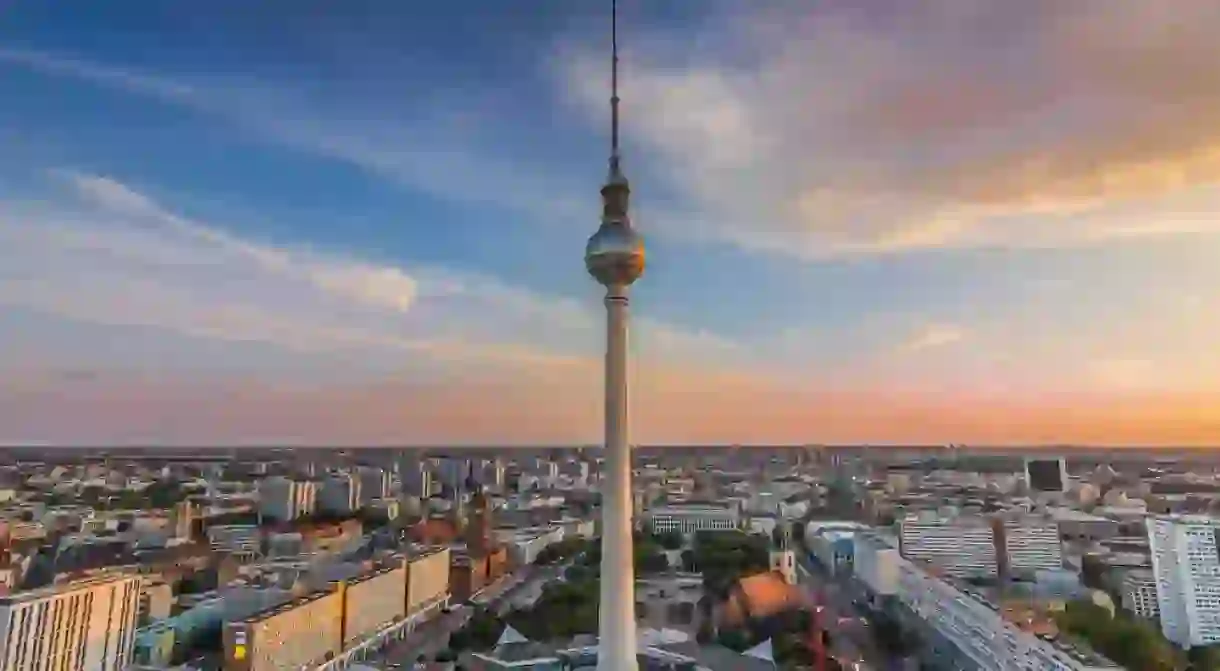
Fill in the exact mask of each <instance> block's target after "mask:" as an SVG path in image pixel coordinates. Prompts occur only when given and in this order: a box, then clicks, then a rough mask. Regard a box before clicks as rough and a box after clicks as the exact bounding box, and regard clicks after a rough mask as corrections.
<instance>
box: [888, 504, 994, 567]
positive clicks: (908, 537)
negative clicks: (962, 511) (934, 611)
mask: <svg viewBox="0 0 1220 671" xmlns="http://www.w3.org/2000/svg"><path fill="white" fill-rule="evenodd" d="M898 537H899V547H898V549H899V551H901V552H902V556H903V557H906V558H907V559H910V560H912V561H916V562H921V563H923V564H925V565H927V566H929V567H932V568H933V569H934V570H935V571H937V572H939V573H941V574H943V575H946V576H950V577H953V578H994V577H996V576H998V575H999V557H998V555H997V553H996V543H995V531H994V529H993V527H992V523H991V521H990V520H988V519H986V518H984V517H979V516H974V515H962V516H957V517H947V518H946V517H940V516H937V515H936V514H935V513H931V512H925V513H921V514H917V515H911V516H908V517H907V518H906V519H903V520H902V521H901V522H900V523H899V532H898Z"/></svg>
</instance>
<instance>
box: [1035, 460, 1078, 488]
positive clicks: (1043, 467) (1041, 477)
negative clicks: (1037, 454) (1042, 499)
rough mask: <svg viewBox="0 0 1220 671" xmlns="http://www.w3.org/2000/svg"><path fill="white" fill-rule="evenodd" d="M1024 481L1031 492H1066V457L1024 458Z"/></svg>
mask: <svg viewBox="0 0 1220 671" xmlns="http://www.w3.org/2000/svg"><path fill="white" fill-rule="evenodd" d="M1025 483H1026V485H1027V486H1028V487H1029V490H1030V491H1031V492H1066V491H1067V490H1068V472H1067V460H1066V459H1062V458H1060V459H1032V458H1030V459H1026V460H1025Z"/></svg>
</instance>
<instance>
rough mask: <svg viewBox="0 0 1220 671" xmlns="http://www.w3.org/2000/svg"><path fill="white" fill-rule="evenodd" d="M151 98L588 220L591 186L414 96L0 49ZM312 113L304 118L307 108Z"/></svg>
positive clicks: (450, 194) (3, 58)
mask: <svg viewBox="0 0 1220 671" xmlns="http://www.w3.org/2000/svg"><path fill="white" fill-rule="evenodd" d="M5 63H7V64H9V65H14V66H19V67H24V68H27V69H30V70H33V71H35V72H39V73H42V74H45V75H47V76H52V77H58V78H66V79H72V80H76V81H80V82H85V83H87V84H91V85H93V86H98V87H104V88H109V89H114V90H119V91H123V92H126V93H130V94H132V95H137V96H142V97H146V98H150V99H154V100H157V101H159V102H161V103H163V104H166V105H172V106H176V107H180V108H183V109H185V110H189V111H191V112H194V113H197V114H201V115H205V116H207V117H210V118H213V119H216V120H219V121H222V122H226V123H229V124H232V125H233V126H234V127H235V128H237V129H240V130H242V131H245V132H246V133H248V134H249V135H250V136H251V137H253V138H255V139H258V140H262V141H266V142H272V143H277V144H280V145H283V146H286V147H290V148H292V149H295V150H298V151H302V152H306V153H310V154H314V155H316V156H320V157H324V158H327V159H331V160H334V161H337V162H341V163H344V164H347V165H350V166H352V167H355V168H357V169H360V170H363V171H366V172H368V173H371V174H375V175H377V176H379V177H381V178H383V179H386V180H388V181H390V182H392V183H395V184H399V185H402V186H404V187H408V188H411V189H417V190H420V191H423V192H428V193H431V194H433V195H436V196H438V197H441V198H445V199H449V200H453V201H455V202H459V203H462V204H465V205H469V204H491V205H495V206H497V207H501V208H505V209H506V210H507V211H508V212H511V213H514V214H515V215H521V216H525V217H529V218H533V219H537V220H540V221H542V222H555V221H562V220H570V219H571V218H574V217H579V216H583V215H587V211H588V202H587V201H588V198H587V197H585V196H584V194H583V192H584V191H587V190H588V187H587V185H584V184H581V183H578V182H574V181H572V180H571V177H570V174H569V173H567V172H565V171H563V170H561V169H554V168H549V167H547V166H545V165H542V164H537V163H533V164H532V163H530V161H529V160H528V157H527V156H521V155H513V156H509V155H504V154H503V153H502V152H501V151H500V150H498V149H492V148H490V147H488V146H484V145H483V144H482V143H481V142H480V141H479V140H478V139H476V137H475V135H474V134H472V133H471V132H469V131H470V129H469V128H468V127H463V126H462V125H461V124H457V125H454V124H452V123H451V120H452V118H453V116H454V113H453V112H452V110H449V113H448V114H446V115H445V116H444V118H443V120H437V119H435V118H432V117H431V116H430V115H428V114H422V113H421V111H420V109H419V100H418V99H415V100H412V101H411V102H413V103H415V105H413V106H403V105H400V104H397V103H395V102H394V101H388V100H363V99H360V100H355V101H352V100H350V99H349V98H348V97H345V96H340V97H331V98H327V97H323V96H319V95H317V94H314V93H309V92H307V87H306V86H305V84H306V82H294V81H264V80H259V79H254V78H245V79H242V78H236V77H232V78H217V77H212V78H207V79H198V80H197V81H191V80H189V78H187V79H183V80H179V79H177V78H174V77H173V76H165V75H162V74H158V73H147V72H140V71H137V70H134V69H128V68H124V67H120V66H116V65H111V64H106V63H97V62H92V61H88V60H84V59H79V58H72V57H68V56H63V55H59V54H54V53H46V52H41V51H34V50H22V49H5V48H0V65H2V64H5ZM305 110H308V113H306V112H304V111H305Z"/></svg>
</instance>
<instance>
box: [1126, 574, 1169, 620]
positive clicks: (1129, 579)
mask: <svg viewBox="0 0 1220 671" xmlns="http://www.w3.org/2000/svg"><path fill="white" fill-rule="evenodd" d="M1121 591H1122V600H1123V608H1124V609H1126V610H1127V611H1128V612H1130V613H1133V614H1134V615H1136V616H1137V617H1142V618H1144V619H1146V620H1155V619H1157V618H1159V617H1160V616H1161V608H1160V605H1159V604H1158V602H1157V596H1156V576H1155V575H1154V574H1153V573H1152V571H1147V570H1144V569H1132V570H1130V571H1127V572H1125V573H1124V574H1123V579H1122V584H1121Z"/></svg>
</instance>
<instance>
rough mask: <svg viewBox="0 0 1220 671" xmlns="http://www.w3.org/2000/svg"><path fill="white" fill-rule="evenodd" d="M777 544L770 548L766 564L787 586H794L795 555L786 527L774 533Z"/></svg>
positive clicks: (790, 535)
mask: <svg viewBox="0 0 1220 671" xmlns="http://www.w3.org/2000/svg"><path fill="white" fill-rule="evenodd" d="M776 535H778V536H779V538H778V539H776V540H777V541H778V542H776V543H775V545H774V546H773V547H772V548H771V551H770V553H769V561H768V564H769V565H770V568H771V570H772V571H774V572H775V573H778V574H779V575H780V576H782V577H783V579H784V582H786V583H788V584H789V585H795V584H796V554H795V553H794V552H793V551H792V532H791V531H790V530H789V529H788V527H787V525H785V526H784V528H783V529H781V530H779V531H777V532H776Z"/></svg>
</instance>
